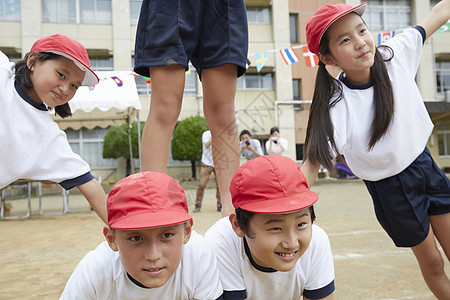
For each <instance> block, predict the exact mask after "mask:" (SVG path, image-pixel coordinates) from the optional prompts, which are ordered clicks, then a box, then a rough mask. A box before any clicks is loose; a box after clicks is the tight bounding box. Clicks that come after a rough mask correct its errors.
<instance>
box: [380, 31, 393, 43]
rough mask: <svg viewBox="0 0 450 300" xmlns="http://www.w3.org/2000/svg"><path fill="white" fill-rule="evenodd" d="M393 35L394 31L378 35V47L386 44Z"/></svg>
mask: <svg viewBox="0 0 450 300" xmlns="http://www.w3.org/2000/svg"><path fill="white" fill-rule="evenodd" d="M394 35H395V31H390V32H382V33H379V34H378V45H381V44H383V43H384V42H387V41H388V40H390V39H391V38H393V37H394Z"/></svg>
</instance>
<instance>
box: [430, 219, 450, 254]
mask: <svg viewBox="0 0 450 300" xmlns="http://www.w3.org/2000/svg"><path fill="white" fill-rule="evenodd" d="M430 222H431V226H432V227H433V231H434V235H435V236H436V238H437V240H438V242H439V244H441V246H442V249H444V253H445V255H446V256H447V261H450V234H449V233H450V213H446V214H442V215H435V216H430Z"/></svg>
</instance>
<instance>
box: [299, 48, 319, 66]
mask: <svg viewBox="0 0 450 300" xmlns="http://www.w3.org/2000/svg"><path fill="white" fill-rule="evenodd" d="M302 50H303V57H304V58H305V63H306V66H307V67H308V68H311V67H315V66H318V65H319V57H318V56H317V55H315V54H314V53H312V52H310V51H309V49H308V46H303V47H302Z"/></svg>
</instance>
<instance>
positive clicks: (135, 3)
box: [130, 0, 142, 25]
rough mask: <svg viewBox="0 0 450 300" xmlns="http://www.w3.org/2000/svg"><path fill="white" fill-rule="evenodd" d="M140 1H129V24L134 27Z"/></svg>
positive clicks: (139, 8) (140, 4)
mask: <svg viewBox="0 0 450 300" xmlns="http://www.w3.org/2000/svg"><path fill="white" fill-rule="evenodd" d="M141 6H142V0H130V23H131V25H136V24H137V22H138V19H139V14H140V12H141Z"/></svg>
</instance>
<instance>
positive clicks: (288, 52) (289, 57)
mask: <svg viewBox="0 0 450 300" xmlns="http://www.w3.org/2000/svg"><path fill="white" fill-rule="evenodd" d="M280 53H281V56H282V57H283V59H284V62H285V63H286V65H290V64H293V63H296V62H298V61H300V58H299V57H298V56H297V54H296V53H295V52H294V49H292V48H288V49H281V50H280Z"/></svg>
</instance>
